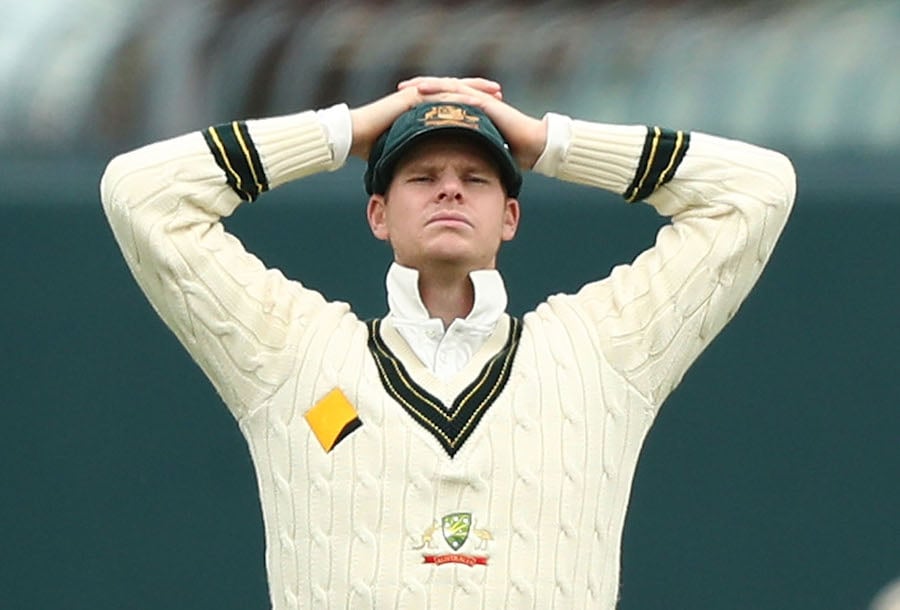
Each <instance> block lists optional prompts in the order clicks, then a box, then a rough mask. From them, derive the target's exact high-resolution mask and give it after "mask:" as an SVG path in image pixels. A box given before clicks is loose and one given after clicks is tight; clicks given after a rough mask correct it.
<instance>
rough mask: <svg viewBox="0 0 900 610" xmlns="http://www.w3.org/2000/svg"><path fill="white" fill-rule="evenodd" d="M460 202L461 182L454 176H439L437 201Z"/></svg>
mask: <svg viewBox="0 0 900 610" xmlns="http://www.w3.org/2000/svg"><path fill="white" fill-rule="evenodd" d="M461 200H462V181H461V180H460V179H459V178H458V177H457V176H454V175H449V174H445V175H443V176H441V179H440V182H439V183H438V201H441V202H445V201H455V202H459V201H461Z"/></svg>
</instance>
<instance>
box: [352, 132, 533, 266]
mask: <svg viewBox="0 0 900 610" xmlns="http://www.w3.org/2000/svg"><path fill="white" fill-rule="evenodd" d="M368 217H369V224H370V226H371V228H372V232H373V233H374V234H375V236H376V237H378V238H379V239H383V240H387V241H389V242H390V244H391V247H392V248H393V249H394V259H395V260H396V261H397V262H398V263H400V264H401V265H404V266H406V267H411V268H414V269H419V270H420V271H421V270H426V269H459V270H462V271H465V272H468V271H472V270H474V269H493V268H494V267H495V266H496V256H497V251H498V250H499V248H500V244H501V242H503V241H508V240H510V239H512V238H513V236H514V235H515V233H516V228H517V227H518V223H519V202H518V201H517V200H516V199H513V198H509V197H507V196H506V190H505V189H504V188H503V184H502V183H501V181H500V173H499V171H498V169H497V166H496V165H495V164H494V162H493V160H492V159H491V158H490V156H489V155H488V153H487V152H486V151H485V150H484V149H483V148H482V146H481V145H479V144H477V143H476V142H473V141H471V140H470V139H468V138H464V137H459V136H454V135H452V134H435V135H432V136H429V137H427V138H426V139H424V140H423V141H422V142H420V143H417V144H415V145H414V146H413V147H412V148H411V149H410V150H409V151H407V152H406V153H405V155H404V156H403V158H402V159H400V161H399V162H398V163H397V165H396V168H395V170H394V176H393V178H392V180H391V183H390V186H389V187H388V190H387V192H386V193H385V194H384V195H383V196H382V195H373V196H372V197H371V199H370V200H369V207H368Z"/></svg>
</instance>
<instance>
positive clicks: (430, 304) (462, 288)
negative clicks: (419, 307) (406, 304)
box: [419, 271, 475, 328]
mask: <svg viewBox="0 0 900 610" xmlns="http://www.w3.org/2000/svg"><path fill="white" fill-rule="evenodd" d="M419 294H420V295H421V297H422V303H423V304H424V305H425V308H426V309H427V310H428V313H429V315H431V316H432V317H434V318H440V319H441V321H443V323H444V328H447V327H448V326H450V324H451V323H452V322H453V320H455V319H456V318H465V317H466V316H467V315H469V312H471V311H472V306H473V305H474V304H475V287H474V286H473V285H472V280H471V279H470V278H469V274H468V272H465V273H459V272H457V273H453V274H440V273H434V272H432V273H425V272H421V271H420V272H419Z"/></svg>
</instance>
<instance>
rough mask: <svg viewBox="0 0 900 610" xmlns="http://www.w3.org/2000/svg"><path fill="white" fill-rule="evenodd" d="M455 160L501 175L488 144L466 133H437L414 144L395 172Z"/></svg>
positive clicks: (399, 161)
mask: <svg viewBox="0 0 900 610" xmlns="http://www.w3.org/2000/svg"><path fill="white" fill-rule="evenodd" d="M451 159H452V160H453V161H454V162H459V161H465V162H466V163H469V164H471V165H473V166H477V167H484V168H486V169H490V170H492V171H494V172H497V173H499V171H500V170H499V167H498V166H497V163H496V161H495V160H494V158H493V157H492V156H491V154H490V153H489V152H488V151H487V149H486V144H483V143H481V142H480V141H479V140H477V139H476V138H475V137H473V136H467V135H465V134H464V133H458V132H450V133H435V134H429V135H427V136H425V137H423V138H422V139H421V140H419V141H418V142H415V143H413V144H412V145H411V146H410V147H409V149H408V150H406V151H405V152H404V153H403V156H401V157H400V159H398V161H397V163H396V165H395V171H396V172H399V171H402V170H403V169H404V168H406V167H409V166H413V165H419V164H431V163H436V162H441V161H449V160H451Z"/></svg>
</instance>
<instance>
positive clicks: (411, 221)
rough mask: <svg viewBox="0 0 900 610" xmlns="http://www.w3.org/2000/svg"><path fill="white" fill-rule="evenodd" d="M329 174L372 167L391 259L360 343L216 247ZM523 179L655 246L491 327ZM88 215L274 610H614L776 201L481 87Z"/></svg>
mask: <svg viewBox="0 0 900 610" xmlns="http://www.w3.org/2000/svg"><path fill="white" fill-rule="evenodd" d="M501 134H502V135H501ZM348 152H349V153H352V154H355V155H358V156H359V157H361V158H363V159H366V160H367V161H368V170H367V172H366V178H365V184H366V188H367V190H368V192H369V194H370V198H369V202H368V208H367V215H368V220H369V224H370V227H371V229H372V232H373V234H374V235H375V237H377V238H378V239H382V240H386V241H388V242H389V243H390V245H391V247H392V249H393V251H394V263H393V264H392V265H391V267H390V269H389V271H388V275H387V289H388V303H389V312H388V314H387V316H386V317H385V318H384V319H382V320H376V321H372V322H370V323H368V324H366V323H364V322H362V321H360V320H359V319H357V317H355V316H354V315H353V313H352V312H351V311H350V309H349V307H348V306H347V305H345V304H341V303H329V302H327V301H326V300H325V299H324V298H323V297H322V296H321V295H320V294H318V293H317V292H315V291H313V290H311V289H309V288H307V287H305V286H303V285H302V284H300V283H297V282H294V281H289V280H287V279H285V278H284V277H283V276H282V275H281V274H280V273H279V272H278V271H275V270H267V269H266V268H265V267H264V266H263V264H262V263H261V262H260V261H259V260H257V259H256V258H255V257H254V256H253V255H251V254H249V253H247V252H246V251H245V250H244V248H243V247H242V245H241V244H240V243H239V242H238V241H237V240H236V239H234V238H233V237H231V236H230V235H228V234H227V233H226V232H225V231H224V229H223V227H222V225H221V223H220V218H221V217H223V216H227V215H229V214H231V213H232V212H233V211H234V210H235V209H236V208H237V206H238V205H239V204H240V203H241V202H242V201H249V200H252V199H255V198H256V197H257V196H258V195H259V194H261V193H262V192H264V191H266V190H267V189H270V188H274V187H277V186H279V185H281V184H284V183H285V182H288V181H291V180H295V179H298V178H301V177H303V176H307V175H309V174H312V173H315V172H320V171H326V170H336V169H338V168H340V167H341V166H342V165H343V164H344V162H345V159H346V157H347V154H348ZM522 169H525V170H528V169H531V170H534V171H536V172H540V173H543V174H546V175H548V176H552V177H556V178H559V179H562V180H568V181H572V182H578V183H581V184H585V185H590V186H594V187H598V188H603V189H607V190H611V191H614V192H617V193H620V194H623V195H624V197H625V198H626V199H627V200H629V201H638V200H646V201H647V202H648V203H649V204H651V205H653V206H654V207H655V208H656V209H657V210H658V211H659V212H660V213H662V214H665V215H667V216H669V217H671V219H672V223H671V224H669V225H667V226H666V227H664V228H663V229H662V230H661V231H660V232H659V235H658V237H657V241H656V244H655V246H654V247H653V248H651V249H649V250H647V251H646V252H644V253H642V254H640V256H638V257H637V258H636V259H635V260H634V262H633V263H632V264H630V265H623V266H620V267H617V268H616V269H615V270H613V272H612V273H611V275H610V276H609V277H608V278H606V279H603V280H598V279H593V278H592V279H591V281H589V282H588V283H587V284H585V285H584V287H583V288H582V289H581V290H579V291H578V292H577V293H576V294H573V295H559V296H555V297H552V298H550V299H548V301H547V302H545V303H543V304H541V305H540V306H539V307H538V308H537V309H536V311H534V312H531V313H529V314H527V315H525V316H524V318H523V319H522V320H518V319H514V318H511V317H510V316H508V315H507V314H506V313H505V307H506V292H505V289H504V286H503V282H502V279H501V278H500V275H499V274H498V272H497V271H496V269H495V262H496V254H497V250H498V248H499V247H500V245H501V243H502V242H504V241H506V240H509V239H512V238H513V237H514V235H515V233H516V228H517V226H518V221H519V202H518V199H517V197H518V195H519V188H520V186H521V170H522ZM102 197H103V203H104V207H105V210H106V213H107V215H108V217H109V220H110V223H111V225H112V227H113V230H114V232H115V235H116V238H117V240H118V241H119V244H120V245H121V247H122V250H123V252H124V254H125V258H126V261H127V262H128V264H129V267H130V268H131V270H132V272H133V273H134V275H135V277H136V279H137V281H138V282H139V284H140V285H141V287H142V288H143V290H144V291H145V293H146V294H147V296H148V298H149V299H150V301H151V302H152V303H153V305H154V307H155V308H156V310H157V311H158V312H159V314H160V315H161V316H162V318H163V319H164V320H165V321H166V323H167V324H168V325H169V326H170V327H171V328H172V330H173V331H174V332H175V334H176V335H177V336H178V337H179V339H180V340H181V342H182V343H183V344H184V346H185V347H186V348H187V349H188V350H189V352H190V353H191V355H192V356H193V357H194V359H195V360H196V361H197V362H198V363H199V365H200V366H201V367H202V368H203V370H204V371H205V372H206V374H207V375H208V376H209V378H210V380H211V381H212V383H213V384H214V385H215V387H216V389H217V390H218V392H219V393H220V395H221V396H222V398H223V399H224V401H225V402H226V404H227V405H228V407H229V409H230V410H231V412H232V413H233V414H234V416H235V417H236V419H237V421H238V423H239V426H240V429H241V431H242V433H243V434H244V436H245V438H246V439H247V442H248V444H249V447H250V451H251V454H252V456H253V462H254V465H255V468H256V472H257V477H258V480H259V488H260V494H261V501H262V507H263V513H264V521H265V531H266V542H267V568H268V574H269V586H270V595H271V599H272V604H273V607H275V608H277V609H279V610H283V609H287V608H300V607H304V608H305V607H320V606H321V607H324V606H329V605H330V606H335V607H348V608H375V607H377V608H388V607H390V608H394V607H397V608H514V609H519V608H541V609H544V608H604V609H608V608H613V607H614V606H615V604H616V600H617V596H618V581H619V552H620V542H621V535H622V527H623V523H624V519H625V512H626V507H627V504H628V497H629V493H630V487H631V481H632V477H633V474H634V470H635V466H636V463H637V459H638V454H639V451H640V447H641V443H642V442H643V439H644V437H645V435H646V433H647V431H648V429H649V427H650V425H651V423H652V421H653V419H654V416H655V415H656V413H657V411H658V409H659V407H660V405H661V404H662V402H663V400H664V399H665V398H666V396H667V395H668V394H669V393H670V392H671V390H672V389H673V388H674V387H675V386H676V384H677V383H678V382H679V380H680V379H681V377H682V375H683V374H684V372H685V371H686V369H687V368H688V366H689V365H690V364H691V363H692V362H693V360H694V359H695V358H696V357H697V355H698V354H699V353H700V352H701V351H702V350H703V348H704V347H705V346H706V345H708V344H709V342H710V341H711V340H712V338H713V337H714V336H715V335H716V333H717V332H719V330H720V329H721V328H722V327H723V325H724V324H725V323H726V322H727V321H728V320H729V319H730V318H731V316H732V315H733V314H734V312H735V310H736V309H737V307H738V305H739V304H740V302H741V301H742V300H743V298H744V297H745V296H746V295H747V293H748V291H749V290H750V288H751V286H752V285H753V283H754V282H755V281H756V279H757V278H758V276H759V274H760V272H761V270H762V268H763V266H764V265H765V263H766V262H767V260H768V258H769V255H770V253H771V252H772V249H773V247H774V244H775V242H776V239H777V237H778V235H779V233H780V232H781V230H782V228H783V226H784V224H785V222H786V219H787V216H788V213H789V210H790V207H791V205H792V202H793V198H794V173H793V169H792V167H791V164H790V162H789V161H788V160H787V159H786V158H785V157H784V156H782V155H780V154H778V153H775V152H772V151H769V150H765V149H761V148H757V147H754V146H751V145H748V144H744V143H740V142H735V141H730V140H724V139H720V138H716V137H712V136H708V135H704V134H699V133H693V134H691V133H686V132H680V131H679V132H675V131H670V130H664V129H659V128H649V129H648V128H646V127H641V126H619V125H607V124H600V123H589V122H585V121H577V120H572V119H570V118H568V117H565V116H562V115H558V114H552V113H549V114H547V115H546V116H545V117H543V119H537V118H534V117H530V116H527V115H525V114H523V113H521V112H520V111H518V110H517V109H515V108H514V107H512V106H510V105H508V104H507V103H505V102H504V101H503V99H502V92H501V89H500V87H499V85H498V84H496V83H493V82H491V81H487V80H484V79H478V78H473V79H453V78H433V77H420V78H415V79H412V80H410V81H406V82H403V83H400V85H399V87H398V90H397V91H396V92H395V93H393V94H391V95H388V96H386V97H384V98H382V99H379V100H377V101H375V102H373V103H371V104H368V105H365V106H362V107H359V108H355V109H352V110H348V109H347V107H346V106H344V105H340V106H336V107H333V108H329V109H327V110H321V111H318V112H312V111H310V112H304V113H299V114H295V115H291V116H285V117H275V118H268V119H261V120H254V121H246V122H235V123H233V124H231V125H222V126H218V127H213V128H209V129H207V130H205V131H203V132H197V133H193V134H188V135H185V136H182V137H179V138H175V139H172V140H168V141H164V142H159V143H156V144H152V145H150V146H148V147H145V148H142V149H139V150H136V151H134V152H131V153H128V154H125V155H123V156H120V157H118V158H117V159H115V160H113V161H112V162H111V163H110V165H109V167H108V168H107V171H106V173H105V175H104V178H103V183H102ZM560 205H564V204H562V203H561V204H560ZM300 213H302V210H301V211H300Z"/></svg>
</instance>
